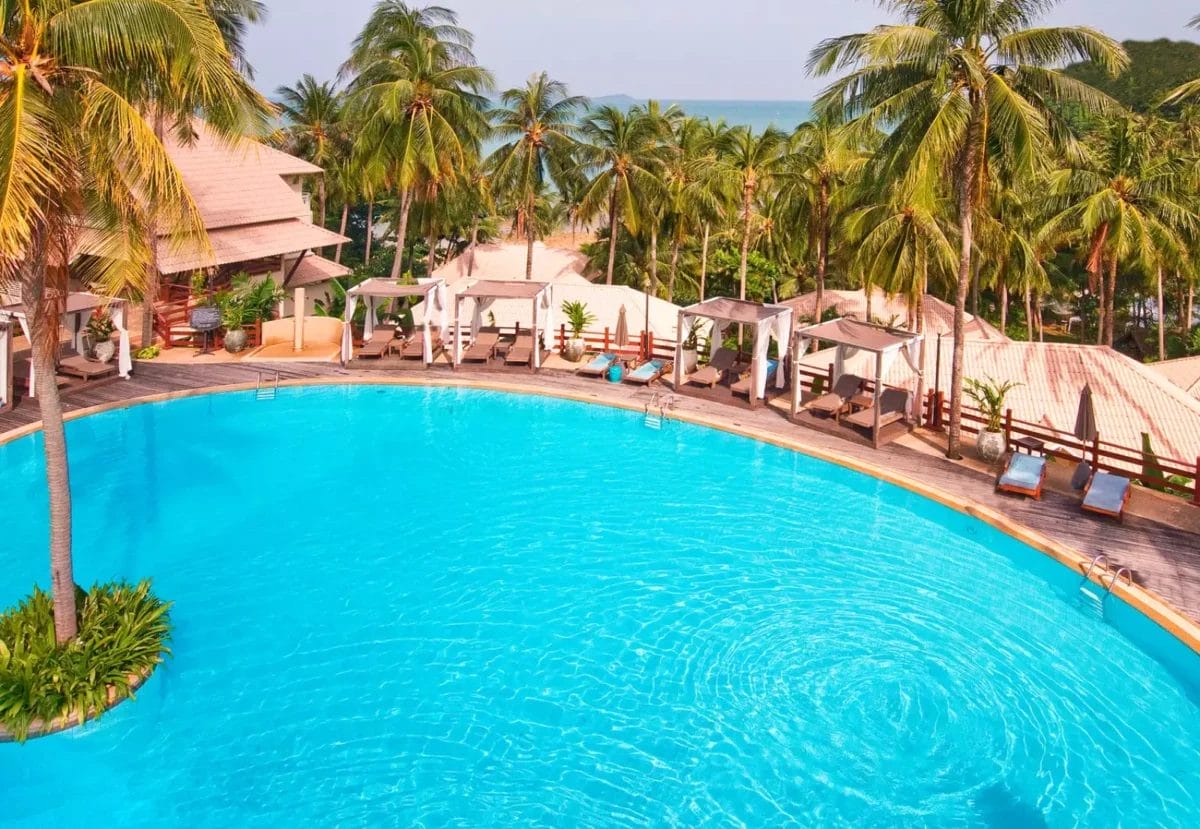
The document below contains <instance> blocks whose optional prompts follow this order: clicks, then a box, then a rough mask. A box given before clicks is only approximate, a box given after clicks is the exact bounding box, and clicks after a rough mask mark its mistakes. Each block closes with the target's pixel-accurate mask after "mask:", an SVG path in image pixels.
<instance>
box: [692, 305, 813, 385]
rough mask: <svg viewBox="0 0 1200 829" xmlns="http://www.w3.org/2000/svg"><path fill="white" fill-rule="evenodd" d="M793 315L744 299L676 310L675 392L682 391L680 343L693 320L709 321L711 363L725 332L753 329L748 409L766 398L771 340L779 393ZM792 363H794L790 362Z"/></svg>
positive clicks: (784, 308) (782, 307)
mask: <svg viewBox="0 0 1200 829" xmlns="http://www.w3.org/2000/svg"><path fill="white" fill-rule="evenodd" d="M794 315H795V312H794V311H793V310H792V309H791V308H789V307H788V306H786V305H773V304H770V303H760V302H750V301H748V300H744V299H730V298H728V297H714V298H713V299H707V300H705V301H703V302H697V303H696V304H694V305H689V306H688V307H686V308H680V309H679V327H678V329H677V335H676V337H675V371H674V383H675V388H676V389H679V388H682V387H683V383H684V376H683V341H684V338H685V337H684V333H683V332H684V331H687V330H689V326H690V325H691V324H692V321H693V320H695V319H700V318H703V319H709V320H712V331H711V332H710V336H709V341H708V356H709V359H710V360H711V359H712V355H713V349H714V348H715V347H717V346H718V344H719V343H720V342H721V340H722V339H723V338H724V333H725V331H726V330H727V329H728V328H729V327H730V326H732V325H736V324H742V325H750V326H751V327H753V329H754V356H753V358H752V360H751V362H750V389H751V394H750V405H751V406H753V405H754V403H755V401H756V400H763V399H765V398H766V394H767V359H768V358H767V353H768V350H769V348H770V341H771V339H772V338H774V339H775V342H776V343H778V346H779V365H778V366H777V367H776V369H775V388H776V389H782V388H783V387H784V386H785V385H786V383H787V374H786V371H785V366H784V361H785V358H786V357H787V350H788V343H789V342H790V341H791V336H792V322H793V317H794ZM793 363H794V360H793Z"/></svg>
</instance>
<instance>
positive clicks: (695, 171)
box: [663, 118, 728, 301]
mask: <svg viewBox="0 0 1200 829" xmlns="http://www.w3.org/2000/svg"><path fill="white" fill-rule="evenodd" d="M666 150H667V152H666V161H665V163H664V166H663V188H664V191H665V192H664V194H663V202H664V203H663V219H664V221H665V224H666V231H667V233H668V234H669V235H670V241H671V258H670V262H671V264H670V273H669V275H668V277H667V300H668V301H674V298H675V280H676V277H677V275H678V271H679V255H680V252H681V251H682V249H683V243H684V242H685V241H686V240H687V238H688V237H689V236H692V235H694V234H696V233H697V232H698V231H700V229H701V227H702V226H703V228H705V232H706V233H707V228H708V227H709V226H710V225H711V223H713V222H717V221H720V220H721V218H722V216H723V214H724V205H725V203H726V202H727V201H728V198H727V195H728V194H726V193H723V192H722V191H721V189H720V187H721V178H720V176H719V175H718V174H717V167H716V150H715V148H714V147H713V145H712V142H711V140H710V134H709V132H708V129H707V127H706V125H705V124H704V122H702V121H700V120H698V119H696V118H682V119H677V120H676V121H675V122H674V123H673V124H671V125H670V127H669V129H668V130H667V133H666ZM702 258H705V259H706V258H707V249H705V251H704V252H703V254H702Z"/></svg>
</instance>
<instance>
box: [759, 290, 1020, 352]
mask: <svg viewBox="0 0 1200 829" xmlns="http://www.w3.org/2000/svg"><path fill="white" fill-rule="evenodd" d="M780 304H781V305H787V306H788V307H790V308H791V309H792V310H794V311H795V312H796V319H797V320H801V321H807V322H811V321H814V320H813V317H814V315H815V314H816V310H817V293H816V291H810V292H809V293H807V294H801V295H799V296H796V297H792V298H791V299H785V300H781V301H780ZM821 305H822V309H821V314H822V316H825V315H827V314H829V313H830V309H832V310H833V312H835V313H836V315H837V316H839V317H853V318H855V319H859V320H862V321H863V322H876V323H879V324H881V325H890V326H893V327H895V328H904V329H907V330H909V331H915V330H916V325H915V321H914V320H911V319H909V317H910V309H909V307H908V302H907V300H906V299H905V298H904V297H902V296H888V295H887V294H885V293H884V292H883V291H881V290H880V289H878V288H873V289H872V293H871V301H870V309H869V310H868V307H867V306H868V303H867V295H866V292H865V291H862V290H857V291H836V290H827V291H825V292H824V296H823V298H822V300H821ZM965 330H966V336H967V338H968V339H973V340H992V341H996V340H1000V341H1005V340H1008V337H1007V336H1005V335H1004V333H1003V332H1002V331H1001V330H1000V329H999V328H996V327H995V326H994V325H992V324H991V323H989V322H988V321H987V320H985V319H982V318H980V317H973V316H971V315H970V314H967V315H966V326H965ZM953 331H954V306H953V305H951V304H950V303H948V302H945V301H943V300H941V299H938V298H937V297H935V296H932V295H930V294H926V295H925V333H926V334H928V335H930V336H932V337H937V335H938V334H943V335H945V334H951V333H953Z"/></svg>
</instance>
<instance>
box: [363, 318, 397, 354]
mask: <svg viewBox="0 0 1200 829" xmlns="http://www.w3.org/2000/svg"><path fill="white" fill-rule="evenodd" d="M395 344H396V326H394V325H377V326H375V330H374V331H373V332H372V333H371V339H369V340H367V341H366V342H364V343H363V344H362V348H360V349H359V350H358V356H359V359H374V360H378V359H380V358H382V357H384V356H386V355H387V353H388V352H389V351H391V350H392V348H393V346H395Z"/></svg>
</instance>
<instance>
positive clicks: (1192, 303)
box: [1183, 283, 1196, 334]
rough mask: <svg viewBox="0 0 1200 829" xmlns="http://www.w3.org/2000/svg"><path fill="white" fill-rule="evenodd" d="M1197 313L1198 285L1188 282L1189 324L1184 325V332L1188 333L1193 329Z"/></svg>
mask: <svg viewBox="0 0 1200 829" xmlns="http://www.w3.org/2000/svg"><path fill="white" fill-rule="evenodd" d="M1195 314H1196V286H1195V284H1193V283H1188V298H1187V317H1186V319H1187V324H1186V325H1184V327H1183V333H1184V334H1187V333H1189V332H1190V331H1191V330H1192V320H1194V319H1195V318H1196V317H1195Z"/></svg>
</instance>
